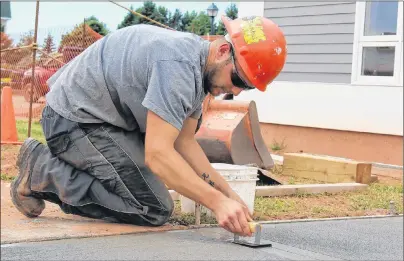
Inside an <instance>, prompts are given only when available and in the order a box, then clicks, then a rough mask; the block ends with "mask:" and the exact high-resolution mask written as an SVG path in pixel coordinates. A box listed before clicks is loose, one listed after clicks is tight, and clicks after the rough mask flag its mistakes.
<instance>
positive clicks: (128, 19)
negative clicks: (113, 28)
mask: <svg viewBox="0 0 404 261" xmlns="http://www.w3.org/2000/svg"><path fill="white" fill-rule="evenodd" d="M129 9H130V10H132V11H133V6H130V8H129ZM139 11H140V8H138V9H136V12H139ZM138 23H139V16H136V15H134V14H133V13H132V12H128V14H127V15H126V16H125V17H124V18H123V21H122V22H121V23H120V24H119V25H118V29H121V28H124V27H127V26H131V25H134V24H138Z"/></svg>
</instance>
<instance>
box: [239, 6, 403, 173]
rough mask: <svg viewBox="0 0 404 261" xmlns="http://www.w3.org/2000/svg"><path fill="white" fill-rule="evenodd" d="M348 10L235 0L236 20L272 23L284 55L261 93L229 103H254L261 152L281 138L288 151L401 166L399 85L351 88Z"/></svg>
mask: <svg viewBox="0 0 404 261" xmlns="http://www.w3.org/2000/svg"><path fill="white" fill-rule="evenodd" d="M309 8H310V9H309ZM355 10H356V9H355V3H342V2H335V3H332V2H327V3H321V2H287V1H286V2H285V1H283V2H280V1H279V2H271V1H266V2H240V3H239V16H240V17H242V16H250V15H259V16H263V15H265V16H268V17H269V16H271V17H270V18H271V19H273V20H274V21H276V20H277V22H279V23H280V26H281V27H282V29H283V30H284V31H285V34H286V37H287V39H288V50H289V55H288V58H287V64H286V66H285V71H284V72H282V73H281V75H280V77H279V78H277V79H276V81H275V82H273V83H272V84H271V85H270V86H269V87H268V90H267V91H266V92H265V93H261V92H259V91H256V90H254V91H248V92H242V93H241V94H240V95H239V96H237V97H235V98H234V99H235V100H254V101H255V102H256V105H257V109H258V117H259V120H260V122H261V123H262V132H263V136H264V140H265V142H266V144H267V145H268V146H269V147H270V144H272V143H273V142H274V140H276V141H278V142H279V141H280V140H282V139H284V138H286V140H287V141H288V143H289V144H288V149H289V150H290V151H299V150H304V151H306V152H311V153H323V154H328V155H336V156H341V157H344V156H345V157H351V158H356V159H361V160H369V161H375V162H382V163H389V164H398V165H402V136H403V87H402V86H385V85H379V86H370V85H358V84H351V71H352V63H353V61H352V60H353V55H352V54H353V49H354V47H353V39H354V32H355V30H354V27H355V23H354V21H355ZM343 17H345V18H346V19H348V20H345V22H343V20H342V19H343ZM325 19H327V20H325ZM346 21H347V22H346ZM338 22H339V23H342V24H338ZM297 23H301V24H302V25H297ZM342 28H344V29H342ZM311 37H313V38H311ZM313 39H315V41H316V42H321V44H320V45H315V44H313V43H312V40H313ZM289 42H290V43H289ZM289 44H290V45H289ZM320 46H321V47H320ZM336 47H342V49H341V50H342V51H341V50H340V51H338V50H336ZM319 48H321V49H319ZM318 50H321V51H320V52H319V51H318ZM314 58H317V59H314ZM338 70H340V71H338ZM302 130H304V132H303V133H304V134H301V132H300V131H302ZM285 135H286V136H285ZM302 144H304V146H303V145H302ZM320 145H321V146H320ZM364 148H366V150H371V149H372V148H373V150H374V151H379V152H381V153H379V152H377V153H376V152H375V153H372V152H369V151H368V152H366V151H365V149H364ZM288 149H287V150H288Z"/></svg>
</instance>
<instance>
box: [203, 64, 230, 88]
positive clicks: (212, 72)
mask: <svg viewBox="0 0 404 261" xmlns="http://www.w3.org/2000/svg"><path fill="white" fill-rule="evenodd" d="M230 62H231V58H230V57H229V59H227V60H226V61H223V62H221V63H219V64H214V65H212V68H210V69H209V70H207V71H206V73H205V76H204V77H203V89H204V91H205V94H207V93H211V94H212V92H213V90H214V89H216V88H220V87H219V86H217V85H215V84H214V83H213V82H214V79H216V76H217V74H218V73H219V72H220V69H222V68H223V67H224V66H226V65H227V64H229V63H230Z"/></svg>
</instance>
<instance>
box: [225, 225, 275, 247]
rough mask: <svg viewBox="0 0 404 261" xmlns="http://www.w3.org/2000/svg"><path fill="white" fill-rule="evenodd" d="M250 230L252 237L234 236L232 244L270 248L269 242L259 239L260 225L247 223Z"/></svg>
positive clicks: (260, 233)
mask: <svg viewBox="0 0 404 261" xmlns="http://www.w3.org/2000/svg"><path fill="white" fill-rule="evenodd" d="M248 225H249V226H250V230H251V232H252V233H253V237H247V238H245V237H240V236H239V235H236V234H234V239H233V241H232V242H233V243H234V244H239V245H243V246H248V247H254V248H256V247H272V244H271V242H270V241H267V240H263V239H261V235H262V225H261V224H259V223H256V222H249V223H248Z"/></svg>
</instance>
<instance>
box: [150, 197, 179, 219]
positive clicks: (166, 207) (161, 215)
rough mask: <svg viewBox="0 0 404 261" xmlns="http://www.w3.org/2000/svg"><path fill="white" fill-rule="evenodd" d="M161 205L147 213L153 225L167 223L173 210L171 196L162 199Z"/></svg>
mask: <svg viewBox="0 0 404 261" xmlns="http://www.w3.org/2000/svg"><path fill="white" fill-rule="evenodd" d="M161 205H162V206H161V208H160V209H158V210H154V209H150V210H149V213H148V214H147V215H148V216H149V217H150V223H151V224H152V225H154V226H162V225H164V224H165V223H167V222H168V220H169V219H170V217H171V216H172V214H173V212H174V201H173V200H172V198H171V197H170V198H168V199H166V200H164V201H162V202H161Z"/></svg>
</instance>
